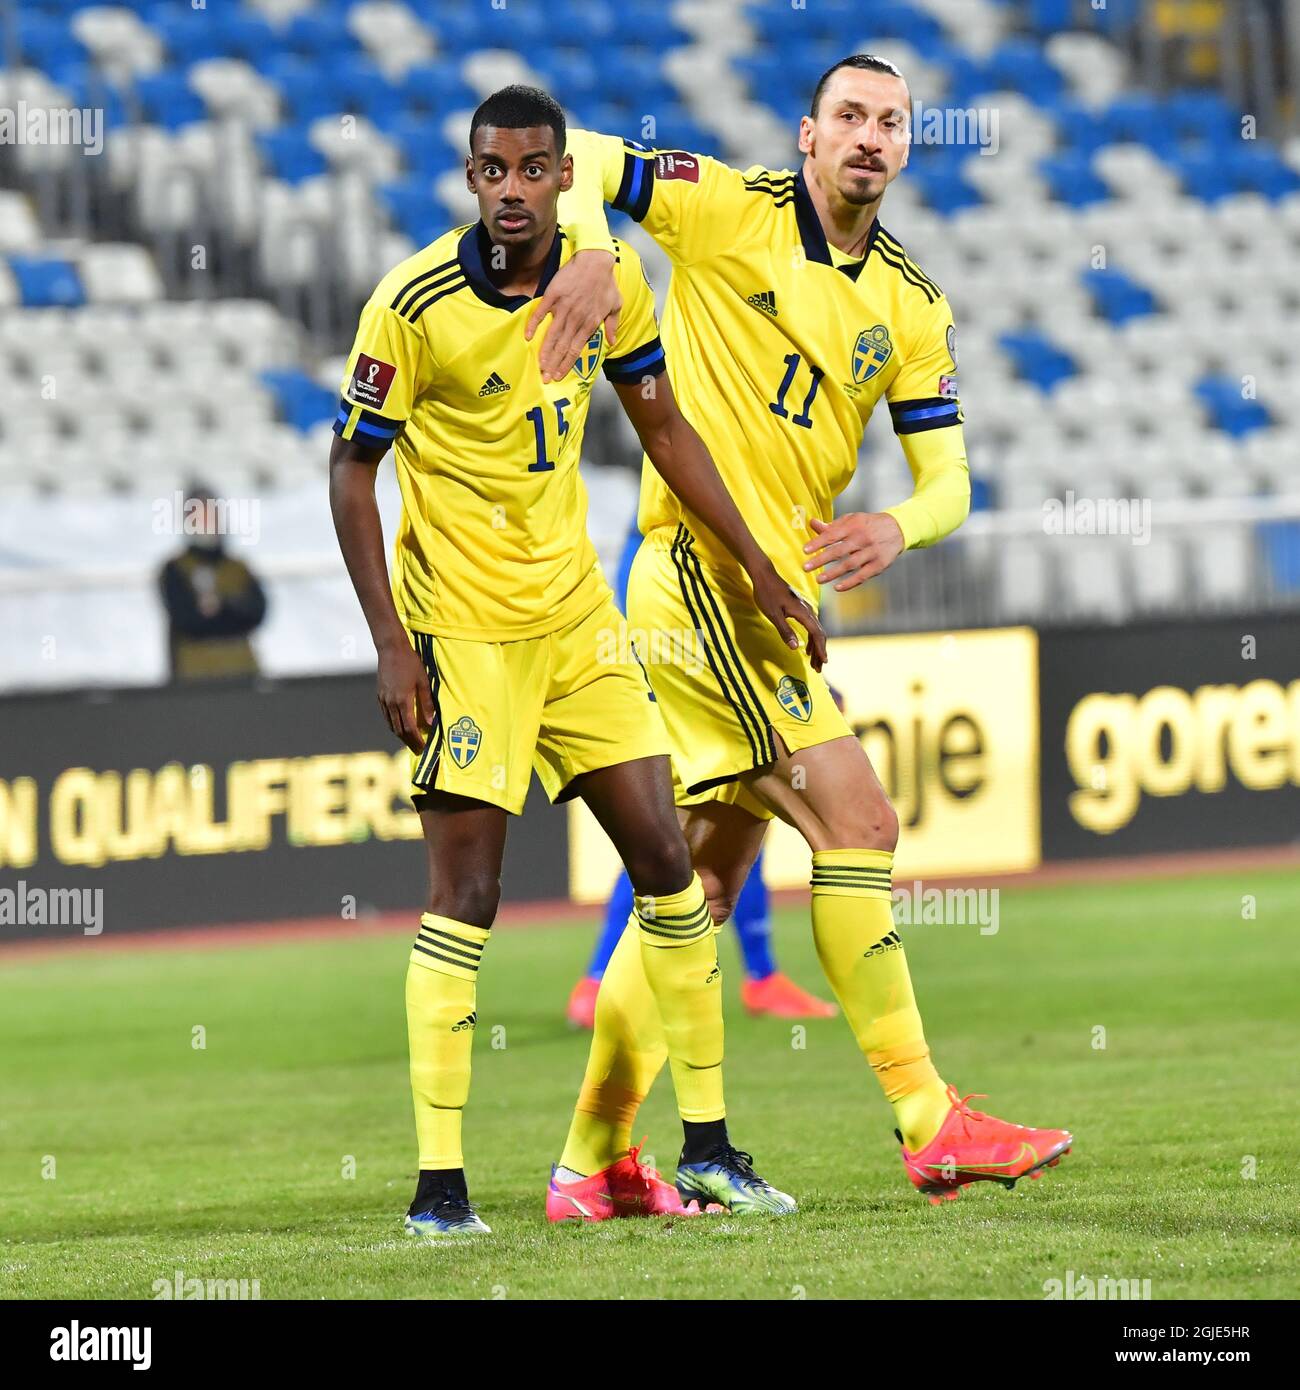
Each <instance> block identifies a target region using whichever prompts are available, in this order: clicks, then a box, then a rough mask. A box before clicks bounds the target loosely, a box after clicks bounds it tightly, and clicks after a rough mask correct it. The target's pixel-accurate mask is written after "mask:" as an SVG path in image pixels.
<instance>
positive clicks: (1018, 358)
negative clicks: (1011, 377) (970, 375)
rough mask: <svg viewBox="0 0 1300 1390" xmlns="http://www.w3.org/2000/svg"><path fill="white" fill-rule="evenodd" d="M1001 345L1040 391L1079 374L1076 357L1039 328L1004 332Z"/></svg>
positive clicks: (999, 341)
mask: <svg viewBox="0 0 1300 1390" xmlns="http://www.w3.org/2000/svg"><path fill="white" fill-rule="evenodd" d="M998 345H999V346H1000V347H1001V348H1002V350H1003V352H1005V353H1006V354H1007V356H1008V357H1010V358H1011V361H1012V362H1013V363H1014V365H1015V369H1016V374H1017V375H1018V376H1019V377H1021V378H1022V380H1024V381H1027V382H1029V383H1030V384H1031V385H1033V386H1037V387H1038V389H1039V390H1040V391H1043V392H1048V391H1051V390H1052V389H1053V387H1055V386H1056V385H1057V384H1058V383H1059V382H1062V381H1066V380H1068V378H1070V377H1072V376H1077V375H1078V371H1079V368H1078V366H1077V364H1076V363H1075V361H1074V358H1072V357H1071V356H1070V354H1069V353H1068V352H1063V351H1062V350H1061V349H1060V348H1059V347H1057V346H1056V344H1055V343H1053V342H1052V341H1051V340H1050V339H1049V338H1047V337H1046V336H1045V335H1044V334H1043V333H1040V332H1039V331H1038V330H1037V329H1034V328H1027V329H1021V330H1020V331H1019V332H1016V333H1003V334H1002V335H1001V336H1000V337H999V338H998Z"/></svg>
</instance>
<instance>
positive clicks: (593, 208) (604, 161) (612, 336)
mask: <svg viewBox="0 0 1300 1390" xmlns="http://www.w3.org/2000/svg"><path fill="white" fill-rule="evenodd" d="M565 153H566V154H569V155H570V156H572V159H573V183H572V185H571V186H570V187H569V188H568V189H567V190H566V191H565V192H564V193H562V194H561V195H560V222H561V225H562V226H563V227H564V229H565V235H566V236H568V238H569V240H570V241H571V242H572V243H573V246H574V249H575V254H574V255H573V257H572V258H571V259H570V260H569V262H568V264H567V265H565V266H564V267H563V269H562V270H560V272H559V273H558V274H557V275H556V276H555V277H554V278H553V279H552V281H551V283H550V285H549V286H548V287H547V290H546V292H545V294H543V295H542V298H541V300H540V301H539V302H538V304H537V306H536V307H535V308H534V309H533V312H532V313H531V314H530V315H529V318H528V322H527V324H526V325H525V326H524V337H525V338H527V339H528V340H529V341H531V340H532V337H533V335H534V334H535V333H536V332H537V330H538V329H539V328H540V327H541V326H542V323H543V321H544V320H545V318H546V316H547V315H548V314H549V315H550V316H551V323H550V326H549V327H548V328H547V329H546V332H545V335H544V337H543V338H542V347H541V351H540V352H539V354H538V365H539V366H540V367H541V369H542V380H543V381H558V380H559V379H560V378H561V377H562V376H564V375H565V374H566V373H567V372H568V370H569V368H570V367H571V366H572V365H573V363H574V359H575V358H576V357H577V355H578V353H579V352H581V351H582V348H583V345H584V344H585V343H586V342H587V340H588V339H589V338H590V337H591V335H592V334H593V333H594V332H595V331H596V329H597V327H598V326H599V325H601V324H602V323H603V324H604V326H605V337H606V340H607V341H608V343H609V345H610V347H613V346H614V344H615V342H616V341H617V334H618V316H619V311H620V309H621V308H622V306H623V299H622V296H621V295H620V293H619V289H618V285H617V283H616V281H615V276H614V239H613V237H612V236H611V235H610V231H609V220H608V219H607V218H606V216H605V204H606V203H607V202H613V201H614V199H615V198H616V197H617V196H618V189H619V184H620V183H621V181H622V178H623V159H624V147H623V142H622V140H620V139H619V138H618V137H617V136H614V135H598V134H597V133H596V132H594V131H590V130H572V131H570V132H569V134H568V137H567V141H566V146H565Z"/></svg>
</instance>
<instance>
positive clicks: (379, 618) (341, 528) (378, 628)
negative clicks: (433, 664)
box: [330, 436, 433, 753]
mask: <svg viewBox="0 0 1300 1390" xmlns="http://www.w3.org/2000/svg"><path fill="white" fill-rule="evenodd" d="M386 449H387V446H385V447H384V448H373V447H370V446H367V445H364V444H358V443H357V442H356V441H355V440H345V439H340V438H339V437H338V436H335V439H334V443H333V446H332V447H331V449H330V511H331V513H332V514H333V517H334V532H335V534H336V535H337V536H338V538H339V549H340V550H341V551H342V552H343V561H344V563H345V564H346V565H347V567H348V574H349V576H350V577H351V579H352V587H353V588H354V589H355V590H356V593H357V600H358V601H359V602H360V604H361V611H362V612H363V613H364V614H365V617H366V622H367V624H368V625H369V627H370V636H371V638H372V639H373V640H374V643H375V651H376V652H377V653H378V655H379V676H378V686H377V695H378V698H379V707H380V709H382V710H383V712H384V718H385V719H386V720H387V721H388V727H389V728H390V729H391V730H392V731H393V733H395V734H396V735H397V737H398V738H400V739H401V740H402V742H403V743H404V744H406V746H407V747H408V748H409V749H411V751H412V752H414V753H419V752H420V751H421V750H422V749H423V747H424V742H425V738H426V737H427V735H428V731H429V728H430V726H431V725H432V723H433V691H432V690H430V688H429V676H428V673H427V672H426V671H425V669H424V663H423V662H422V661H421V660H420V658H419V657H418V656H417V655H416V652H415V648H414V647H412V646H411V642H410V639H409V638H408V637H407V635H406V629H405V628H404V627H403V626H402V620H401V618H399V617H398V616H397V609H396V608H395V607H394V605H393V595H392V591H391V589H390V588H389V585H388V565H387V564H386V563H385V560H384V528H383V525H382V523H381V522H380V520H379V508H378V506H377V505H376V504H375V473H376V471H377V470H378V468H379V463H380V460H381V459H382V458H383V456H384V453H385V451H386Z"/></svg>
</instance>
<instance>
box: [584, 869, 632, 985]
mask: <svg viewBox="0 0 1300 1390" xmlns="http://www.w3.org/2000/svg"><path fill="white" fill-rule="evenodd" d="M631 915H632V880H631V879H630V878H628V876H627V874H626V873H621V874H619V876H618V882H617V883H616V884H615V885H614V891H613V892H612V893H611V894H610V895H609V906H608V907H607V908H606V909H605V925H604V926H603V927H602V928H601V931H600V936H599V938H598V939H597V941H596V949H595V950H594V951H593V952H592V953H591V961H590V963H589V964H588V966H587V974H588V975H590V976H591V977H592V978H594V979H597V980H599V979H600V978H601V977H602V976H603V975H604V973H605V967H606V966H607V965H608V964H609V958H610V956H612V955H613V954H614V947H615V946H617V945H618V942H619V938H620V937H621V936H622V935H623V928H624V927H625V926H627V919H628V918H629V917H630V916H631Z"/></svg>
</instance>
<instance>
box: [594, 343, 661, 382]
mask: <svg viewBox="0 0 1300 1390" xmlns="http://www.w3.org/2000/svg"><path fill="white" fill-rule="evenodd" d="M667 369H668V362H667V360H666V359H665V357H664V349H663V344H662V343H661V342H660V341H659V339H658V338H657V337H656V338H652V339H651V340H650V341H649V342H648V343H642V344H641V346H640V347H639V348H634V349H633V350H632V351H631V352H629V353H625V354H624V355H623V356H622V357H607V358H606V359H605V376H606V377H607V378H608V379H609V380H610V381H612V382H613V383H614V385H615V386H635V385H636V383H637V382H638V381H641V380H643V379H644V378H645V377H648V376H658V375H659V374H660V373H661V372H664V371H667Z"/></svg>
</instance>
